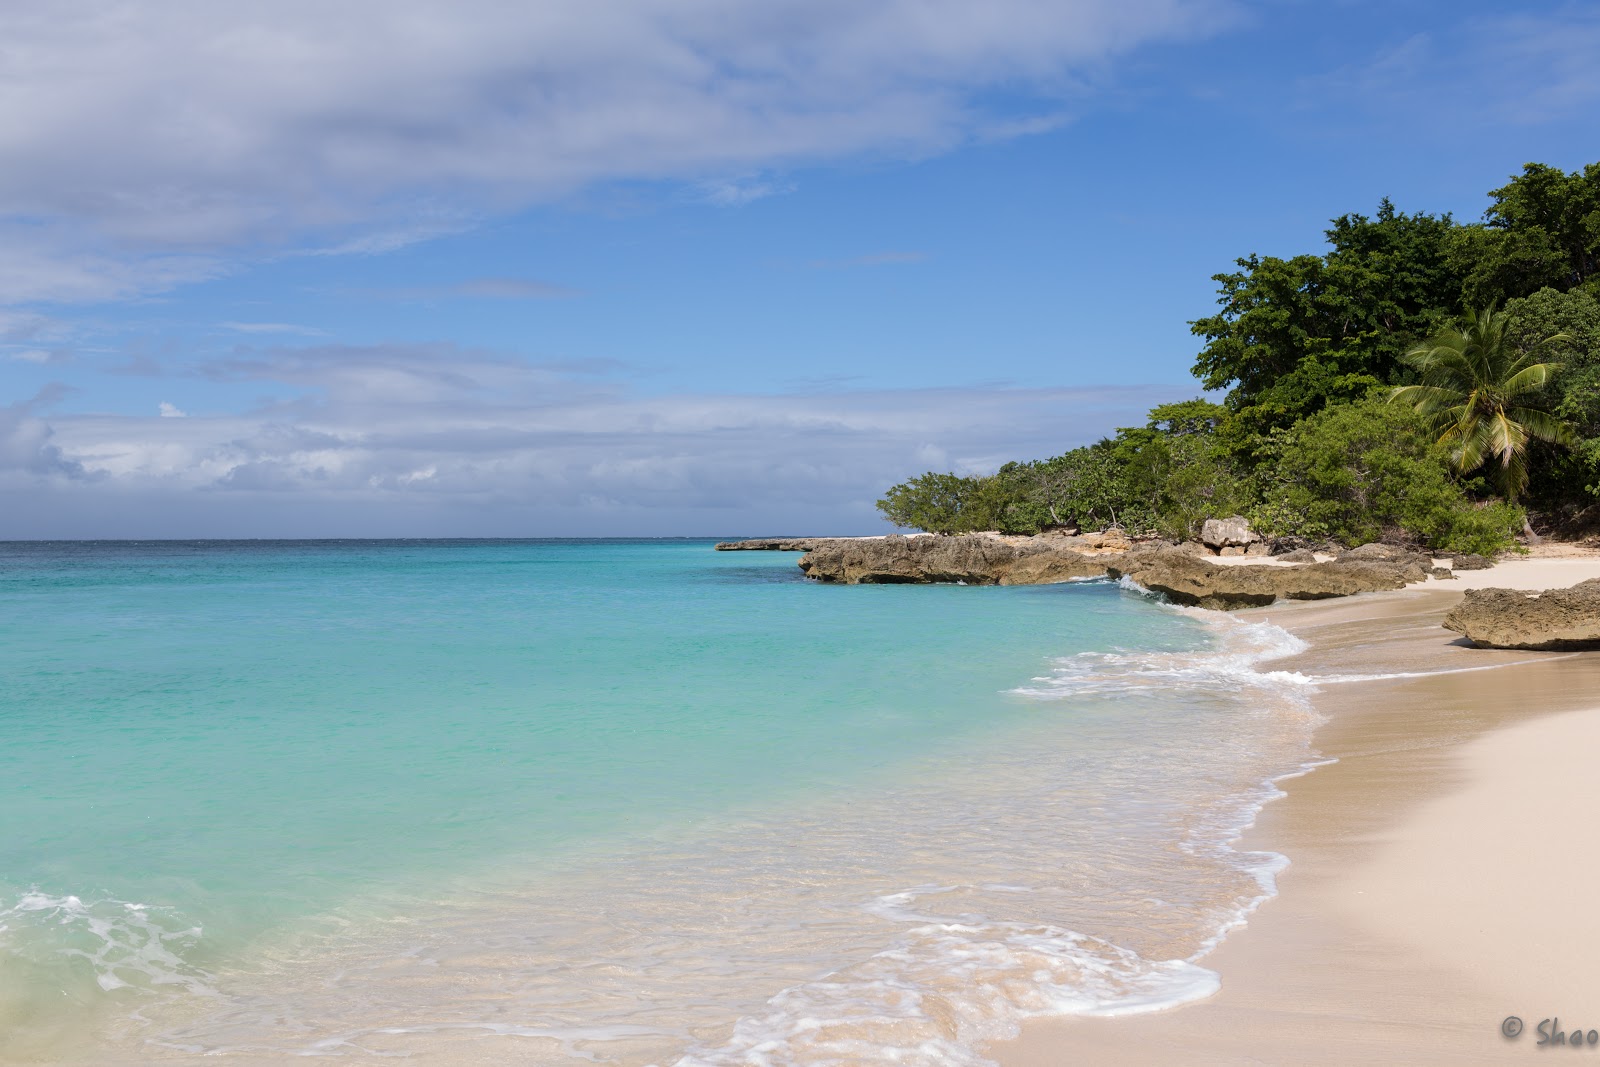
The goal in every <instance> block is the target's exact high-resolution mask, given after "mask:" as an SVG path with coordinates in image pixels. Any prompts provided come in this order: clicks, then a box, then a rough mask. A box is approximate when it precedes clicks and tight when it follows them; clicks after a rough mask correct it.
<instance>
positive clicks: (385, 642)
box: [0, 540, 1313, 1064]
mask: <svg viewBox="0 0 1600 1067" xmlns="http://www.w3.org/2000/svg"><path fill="white" fill-rule="evenodd" d="M711 545H712V542H711V541H693V540H638V541H611V540H594V541H576V540H567V541H538V540H531V541H372V542H358V541H329V542H312V541H299V542H271V541H259V542H258V541H246V542H177V541H161V542H137V543H134V542H73V543H10V544H3V545H0V685H3V691H0V813H3V814H0V1059H4V1058H13V1059H27V1058H33V1059H42V1060H46V1061H49V1060H52V1059H54V1060H63V1061H70V1062H80V1061H94V1060H96V1059H104V1060H119V1059H120V1060H121V1061H129V1060H132V1061H138V1062H145V1061H165V1060H167V1059H174V1060H183V1059H189V1058H193V1057H197V1056H200V1055H213V1056H221V1057H223V1058H224V1059H227V1058H229V1057H235V1058H239V1059H241V1061H246V1060H247V1061H250V1062H257V1061H261V1062H271V1061H274V1060H276V1059H279V1058H284V1057H287V1056H290V1055H307V1054H310V1055H322V1056H330V1057H336V1058H346V1059H350V1060H353V1061H363V1060H365V1059H367V1058H371V1057H376V1056H380V1055H392V1054H404V1055H410V1056H412V1057H414V1058H419V1059H422V1060H423V1061H424V1062H462V1061H465V1062H476V1061H480V1060H481V1061H482V1062H503V1061H504V1060H505V1059H506V1058H508V1057H513V1058H515V1059H516V1060H517V1061H518V1062H534V1063H540V1062H552V1063H558V1062H582V1061H594V1060H598V1061H600V1062H616V1063H625V1064H644V1063H663V1064H667V1063H678V1064H712V1063H770V1064H789V1063H794V1064H800V1063H845V1062H874V1061H880V1060H881V1061H883V1062H891V1061H892V1062H898V1063H929V1064H933V1063H941V1064H944V1063H964V1062H971V1063H980V1062H983V1056H982V1048H983V1044H984V1042H985V1041H988V1040H991V1039H993V1038H995V1037H998V1036H1004V1035H1005V1034H1006V1033H1008V1032H1009V1031H1010V1030H1011V1029H1012V1028H1014V1026H1015V1025H1016V1023H1017V1022H1018V1021H1019V1020H1021V1019H1023V1018H1026V1017H1028V1016H1030V1015H1040V1014H1050V1013H1070V1012H1085V1013H1101V1014H1105V1013H1118V1012H1123V1011H1135V1010H1145V1009H1148V1008H1150V1007H1154V1006H1160V1005H1162V1004H1168V1003H1173V1002H1176V1001H1180V1000H1183V999H1186V998H1192V997H1196V996H1203V995H1206V994H1207V993H1209V992H1211V991H1212V990H1213V989H1214V988H1215V983H1216V977H1215V975H1213V974H1212V973H1211V972H1209V971H1207V970H1206V969H1205V968H1204V965H1203V963H1202V962H1199V961H1200V960H1201V958H1202V957H1203V954H1204V952H1205V950H1206V949H1207V948H1208V947H1209V946H1210V945H1211V944H1212V943H1213V942H1214V940H1215V939H1216V938H1217V937H1218V936H1219V935H1220V933H1221V932H1223V931H1224V930H1225V929H1226V928H1227V927H1228V926H1229V925H1230V924H1233V923H1235V922H1237V921H1238V920H1239V918H1240V917H1241V916H1242V915H1243V914H1244V913H1245V912H1247V911H1248V909H1249V908H1250V907H1252V906H1253V905H1254V903H1255V902H1257V901H1258V900H1259V899H1260V898H1261V896H1262V895H1263V894H1264V893H1266V892H1268V891H1270V883H1271V872H1272V871H1273V870H1275V869H1276V867H1277V866H1278V865H1279V863H1281V861H1280V860H1279V859H1278V858H1277V857H1272V856H1263V855H1252V854H1241V853H1239V852H1237V851H1235V850H1234V849H1233V848H1232V847H1231V846H1230V842H1231V841H1232V839H1233V838H1234V837H1235V836H1236V834H1237V831H1238V830H1239V828H1240V827H1242V826H1244V825H1246V824H1248V822H1249V821H1250V820H1251V819H1252V818H1253V816H1254V813H1255V811H1256V810H1257V809H1258V808H1259V806H1260V804H1261V803H1262V802H1263V801H1264V800H1266V799H1267V798H1268V797H1270V796H1271V795H1272V793H1273V789H1272V786H1271V785H1270V782H1271V780H1272V779H1273V778H1275V777H1278V776H1281V775H1284V774H1288V773H1292V772H1294V771H1295V770H1297V769H1298V768H1300V767H1302V766H1303V765H1304V764H1305V762H1306V760H1307V758H1308V753H1309V737H1310V731H1311V727H1312V724H1313V720H1312V716H1311V713H1310V711H1309V709H1308V707H1307V705H1306V702H1305V699H1304V696H1303V692H1304V686H1303V685H1300V684H1297V679H1295V678H1292V677H1289V678H1286V677H1282V676H1279V675H1275V674H1274V673H1272V671H1271V669H1270V665H1265V666H1258V665H1260V664H1262V663H1263V661H1264V660H1266V659H1268V658H1270V657H1272V656H1274V655H1280V654H1283V653H1285V652H1288V651H1292V650H1293V648H1294V647H1295V643H1294V640H1293V638H1290V637H1289V636H1288V635H1287V634H1285V633H1284V632H1283V631H1281V630H1277V629H1276V628H1274V627H1271V626H1270V625H1268V624H1265V623H1258V622H1251V623H1247V622H1239V621H1237V620H1232V619H1227V618H1223V617H1221V616H1209V617H1208V616H1204V615H1202V614H1200V613H1190V612H1182V611H1179V610H1176V609H1172V608H1168V607H1165V606H1162V605H1159V604H1156V603H1154V602H1152V601H1151V600H1149V599H1148V598H1146V597H1144V596H1141V595H1139V594H1138V593H1137V592H1136V591H1130V590H1127V589H1123V588H1120V587H1118V586H1117V585H1115V584H1112V583H1108V582H1084V583H1070V584H1065V585H1057V586H1042V587H1029V588H966V587H951V586H860V587H835V586H824V585H818V584H815V583H810V582H807V581H805V580H804V579H803V578H802V577H801V575H800V572H799V571H798V569H797V568H796V567H795V561H796V558H797V557H796V556H794V555H793V554H787V553H757V552H735V553H718V552H714V551H712V549H711Z"/></svg>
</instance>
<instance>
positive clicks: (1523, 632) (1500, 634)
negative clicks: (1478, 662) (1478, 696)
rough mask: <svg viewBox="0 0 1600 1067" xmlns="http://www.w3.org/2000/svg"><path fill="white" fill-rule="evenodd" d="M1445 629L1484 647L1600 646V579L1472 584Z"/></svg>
mask: <svg viewBox="0 0 1600 1067" xmlns="http://www.w3.org/2000/svg"><path fill="white" fill-rule="evenodd" d="M1444 625H1445V629H1447V630H1454V631H1455V632H1456V633H1458V634H1462V635H1464V636H1465V637H1466V638H1467V639H1468V640H1469V641H1471V642H1472V643H1473V644H1474V645H1477V646H1478V647H1480V648H1521V649H1530V650H1538V651H1560V650H1574V649H1600V578H1591V579H1589V580H1588V581H1586V582H1579V583H1578V584H1577V585H1575V586H1573V587H1572V588H1570V589H1546V590H1545V591H1544V592H1542V593H1531V592H1527V591H1525V590H1521V589H1468V590H1467V592H1466V596H1465V597H1464V598H1463V599H1462V601H1461V603H1459V604H1457V605H1456V606H1455V608H1453V609H1452V610H1451V612H1450V614H1449V615H1446V616H1445V620H1444Z"/></svg>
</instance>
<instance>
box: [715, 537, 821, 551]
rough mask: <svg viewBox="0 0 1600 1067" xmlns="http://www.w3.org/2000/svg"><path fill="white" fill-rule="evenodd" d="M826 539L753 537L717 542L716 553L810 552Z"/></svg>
mask: <svg viewBox="0 0 1600 1067" xmlns="http://www.w3.org/2000/svg"><path fill="white" fill-rule="evenodd" d="M829 540H832V538H828V537H753V538H751V539H750V540H748V541H718V542H717V551H718V552H810V551H811V550H812V549H813V548H815V547H816V546H817V545H818V544H819V543H820V542H822V541H829Z"/></svg>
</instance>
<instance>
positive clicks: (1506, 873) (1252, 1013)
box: [988, 556, 1600, 1067]
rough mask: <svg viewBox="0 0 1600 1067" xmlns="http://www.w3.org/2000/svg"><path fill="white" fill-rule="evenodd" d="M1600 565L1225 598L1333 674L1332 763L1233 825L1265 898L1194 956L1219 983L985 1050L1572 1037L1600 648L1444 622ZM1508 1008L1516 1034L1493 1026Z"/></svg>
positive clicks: (1592, 873) (1192, 1048)
mask: <svg viewBox="0 0 1600 1067" xmlns="http://www.w3.org/2000/svg"><path fill="white" fill-rule="evenodd" d="M1596 576H1600V559H1596V558H1594V557H1592V556H1591V557H1588V558H1569V559H1559V558H1548V557H1536V558H1532V559H1521V560H1511V561H1507V562H1503V563H1501V564H1500V565H1499V566H1497V567H1495V568H1493V569H1492V570H1487V571H1478V572H1469V573H1465V574H1463V575H1461V576H1460V577H1459V578H1457V579H1453V580H1438V579H1433V580H1430V581H1429V582H1427V583H1425V584H1422V585H1418V586H1414V587H1412V588H1410V589H1407V590H1404V591H1398V592H1393V593H1373V594H1365V595H1361V596H1356V597H1351V598H1346V599H1342V600H1331V601H1314V602H1301V603H1293V604H1283V603H1279V604H1275V605H1272V606H1270V607H1267V608H1261V609H1254V610H1250V611H1247V612H1242V613H1240V615H1241V617H1243V618H1247V619H1249V620H1251V621H1271V622H1273V623H1275V624H1277V625H1279V626H1282V627H1284V628H1285V629H1287V630H1289V631H1290V632H1292V633H1294V634H1296V635H1297V636H1299V637H1301V638H1303V639H1305V640H1307V641H1308V642H1310V644H1311V648H1310V649H1309V650H1308V651H1306V652H1305V653H1303V654H1300V655H1297V656H1294V657H1291V658H1288V659H1283V660H1276V661H1274V662H1273V663H1272V664H1271V667H1270V669H1274V670H1290V671H1299V672H1302V673H1304V674H1306V675H1309V676H1312V677H1314V678H1318V679H1324V680H1329V679H1337V680H1336V681H1328V682H1327V684H1321V685H1319V691H1318V692H1317V694H1316V695H1315V696H1314V698H1313V702H1314V705H1315V707H1316V709H1317V711H1318V712H1319V713H1320V714H1321V715H1322V716H1323V717H1324V719H1325V722H1324V724H1323V725H1322V726H1321V727H1319V729H1318V731H1317V734H1316V739H1315V745H1316V748H1317V750H1318V755H1320V756H1321V757H1322V758H1324V759H1331V760H1333V761H1334V762H1331V763H1329V764H1326V765H1323V766H1320V767H1319V768H1317V769H1316V770H1315V771H1314V772H1313V773H1310V774H1308V775H1305V776H1302V777H1299V778H1295V779H1292V780H1288V781H1285V782H1282V783H1280V788H1281V789H1282V790H1283V792H1284V796H1283V797H1282V798H1280V799H1278V800H1277V801H1275V802H1273V803H1270V804H1268V805H1267V807H1266V808H1265V809H1263V811H1262V813H1261V816H1260V817H1259V818H1258V820H1257V822H1256V824H1255V826H1254V827H1252V828H1251V829H1250V830H1249V831H1247V832H1246V834H1245V835H1244V837H1243V839H1242V840H1241V841H1240V842H1239V847H1240V848H1242V849H1261V850H1270V851H1273V852H1279V853H1283V854H1285V855H1286V856H1288V858H1289V866H1288V867H1287V868H1286V869H1285V870H1284V871H1283V872H1282V873H1281V874H1280V875H1279V882H1278V890H1279V892H1278V895H1277V896H1276V897H1274V898H1272V899H1270V900H1268V901H1267V902H1266V903H1264V904H1263V905H1262V906H1261V908H1260V909H1259V911H1258V912H1256V913H1255V914H1254V915H1252V916H1251V917H1250V919H1249V921H1248V923H1247V925H1245V926H1244V927H1242V928H1240V929H1238V930H1235V931H1234V932H1233V933H1232V934H1230V936H1229V937H1228V938H1227V939H1226V940H1225V941H1224V942H1223V943H1222V944H1221V945H1220V946H1219V947H1218V948H1217V949H1216V950H1215V951H1213V952H1211V953H1210V954H1208V955H1207V956H1205V957H1204V958H1203V959H1202V960H1201V961H1200V962H1201V963H1202V965H1203V966H1205V967H1207V968H1210V969H1212V970H1215V971H1217V972H1218V973H1219V974H1220V975H1221V981H1222V988H1221V990H1220V992H1219V993H1218V994H1217V995H1215V996H1213V997H1211V998H1209V999H1207V1000H1204V1001H1200V1002H1196V1003H1192V1004H1189V1005H1185V1006H1181V1007H1177V1008H1174V1009H1171V1010H1167V1011H1161V1012H1154V1013H1150V1014H1146V1015H1139V1016H1132V1017H1123V1018H1117V1019H1098V1018H1053V1019H1043V1020H1037V1021H1034V1022H1030V1023H1028V1024H1025V1025H1024V1027H1023V1029H1022V1033H1021V1035H1020V1036H1019V1037H1018V1038H1017V1039H1015V1040H1012V1041H1008V1042H1003V1043H997V1044H995V1045H993V1046H991V1047H990V1049H989V1050H988V1054H989V1055H990V1056H991V1057H992V1058H994V1059H996V1060H997V1061H998V1062H999V1063H1001V1064H1002V1065H1004V1067H1034V1065H1043V1064H1053V1063H1062V1062H1101V1063H1109V1062H1115V1063H1172V1062H1185V1063H1218V1064H1221V1063H1245V1062H1249V1063H1283V1062H1295V1063H1322V1062H1326V1063H1347V1062H1352V1061H1368V1060H1372V1061H1378V1062H1408V1063H1468V1062H1503V1061H1505V1060H1507V1059H1514V1058H1516V1057H1517V1056H1518V1055H1527V1054H1529V1053H1532V1052H1535V1051H1542V1050H1543V1049H1542V1048H1541V1047H1540V1045H1539V1044H1538V1043H1539V1042H1540V1041H1541V1040H1544V1041H1546V1042H1547V1043H1553V1038H1554V1033H1555V1031H1556V1030H1557V1029H1560V1030H1561V1031H1563V1032H1564V1033H1565V1035H1566V1038H1567V1041H1568V1042H1569V1043H1570V1041H1571V1040H1572V1038H1571V1032H1572V1031H1573V1028H1574V1027H1578V1028H1579V1032H1580V1033H1584V1034H1586V1031H1587V1030H1588V1029H1589V1028H1600V976H1597V975H1596V973H1595V972H1594V970H1593V968H1592V967H1591V966H1590V965H1589V961H1588V959H1587V952H1586V950H1585V947H1584V946H1592V945H1595V944H1597V943H1600V917H1597V916H1596V915H1595V914H1594V913H1593V911H1592V909H1589V908H1587V907H1586V906H1585V901H1586V899H1587V894H1588V893H1589V887H1590V886H1592V885H1593V884H1594V881H1595V878H1596V876H1597V875H1600V860H1597V859H1596V858H1595V857H1594V856H1593V854H1592V850H1589V849H1587V848H1586V847H1585V845H1584V842H1585V837H1584V830H1585V827H1586V826H1587V825H1589V824H1591V823H1592V822H1594V821H1596V820H1597V819H1600V787H1597V786H1594V785H1591V780H1592V767H1591V762H1592V758H1593V756H1594V755H1595V754H1596V753H1600V654H1595V653H1558V652H1545V653H1539V652H1512V651H1496V650H1488V649H1477V648H1471V647H1468V646H1467V644H1466V642H1464V641H1463V640H1462V639H1460V638H1458V637H1457V636H1456V635H1455V634H1452V633H1450V632H1449V631H1446V630H1444V629H1443V628H1442V627H1441V626H1440V623H1441V622H1442V620H1443V617H1444V615H1445V613H1446V612H1447V611H1448V610H1449V608H1450V607H1451V606H1453V605H1454V604H1455V603H1458V602H1459V601H1460V599H1461V592H1460V590H1462V589H1465V588H1469V587H1483V586H1499V587H1508V588H1521V589H1543V588H1555V587H1558V586H1566V585H1571V584H1574V583H1575V582H1577V581H1582V580H1584V579H1586V578H1592V577H1596ZM1483 667H1492V668H1494V669H1490V670H1479V669H1475V668H1483ZM1511 1017H1516V1018H1518V1019H1520V1020H1521V1025H1522V1026H1523V1028H1524V1030H1523V1032H1522V1033H1520V1034H1518V1035H1517V1036H1515V1037H1507V1036H1504V1035H1503V1034H1502V1032H1501V1029H1500V1028H1501V1025H1502V1023H1503V1022H1504V1021H1505V1020H1507V1019H1508V1018H1511ZM1556 1020H1559V1022H1557V1021H1556ZM1541 1024H1543V1026H1542V1028H1541ZM1510 1028H1511V1029H1515V1028H1516V1027H1515V1025H1512V1026H1511V1027H1510Z"/></svg>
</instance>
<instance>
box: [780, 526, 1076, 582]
mask: <svg viewBox="0 0 1600 1067" xmlns="http://www.w3.org/2000/svg"><path fill="white" fill-rule="evenodd" d="M1066 540H1067V539H1065V538H1061V539H1051V538H1031V539H1020V538H1018V539H1012V540H1002V539H1000V538H997V537H983V536H976V535H968V536H962V537H899V536H895V537H882V538H874V539H866V538H862V539H852V538H839V539H834V540H823V541H820V542H819V543H817V544H816V545H815V546H814V547H813V548H812V549H811V551H809V552H807V553H806V554H805V555H804V556H802V557H801V558H800V569H801V570H803V571H805V572H806V576H807V577H809V578H815V579H816V580H818V581H822V582H845V583H849V584H852V585H854V584H860V585H873V584H886V583H905V582H965V583H967V584H968V585H996V584H998V585H1041V584H1045V583H1048V582H1064V581H1066V580H1068V579H1069V578H1097V577H1101V576H1103V575H1104V574H1105V573H1106V568H1105V564H1104V563H1101V562H1096V561H1095V560H1094V559H1092V558H1090V557H1089V556H1086V555H1084V554H1082V553H1080V552H1076V551H1074V550H1072V549H1071V548H1068V547H1066V546H1065V544H1063V543H1062V542H1064V541H1066Z"/></svg>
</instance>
